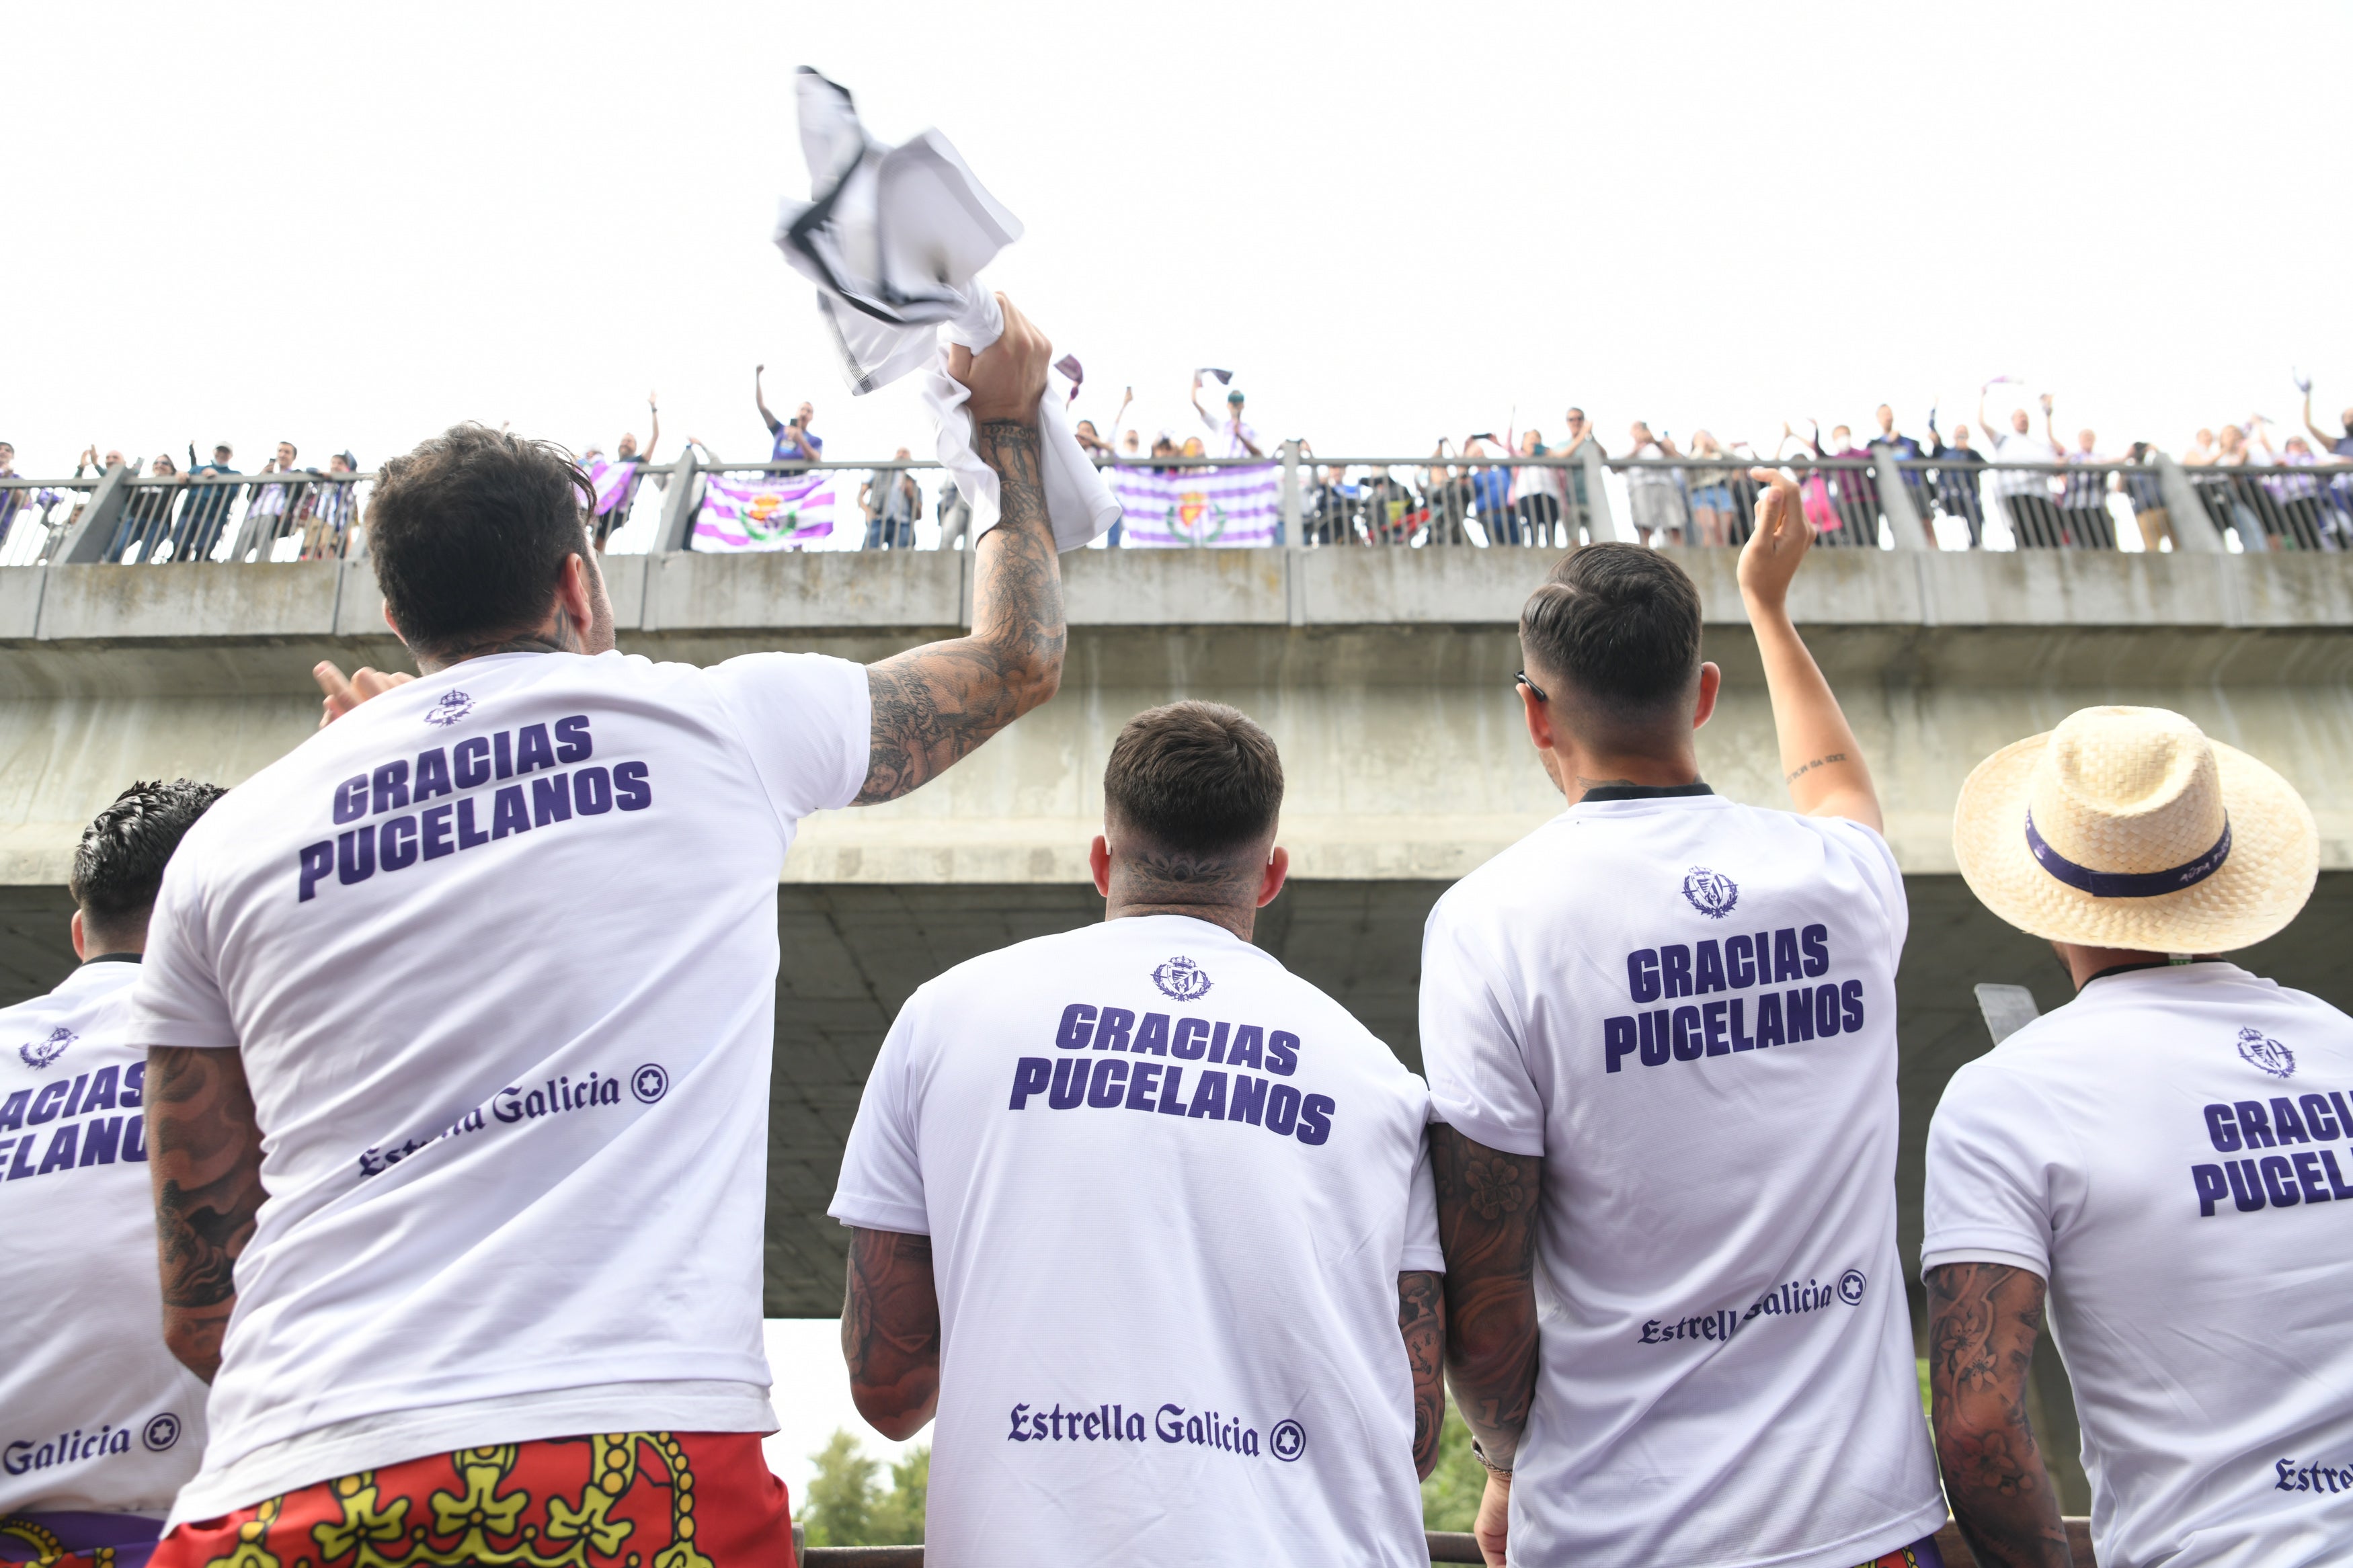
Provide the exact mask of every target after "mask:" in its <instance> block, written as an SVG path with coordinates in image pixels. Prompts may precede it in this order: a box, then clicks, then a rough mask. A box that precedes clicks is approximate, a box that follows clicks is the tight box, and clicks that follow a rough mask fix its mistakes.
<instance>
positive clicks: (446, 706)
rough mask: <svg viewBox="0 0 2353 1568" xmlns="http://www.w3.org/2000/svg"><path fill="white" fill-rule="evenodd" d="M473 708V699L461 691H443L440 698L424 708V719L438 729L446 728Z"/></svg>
mask: <svg viewBox="0 0 2353 1568" xmlns="http://www.w3.org/2000/svg"><path fill="white" fill-rule="evenodd" d="M473 710H474V700H473V699H472V698H470V697H469V696H467V695H466V694H465V693H464V692H462V691H445V692H443V693H442V694H441V700H440V701H438V702H436V703H435V704H434V705H433V706H432V707H431V708H429V709H427V710H426V712H425V721H426V722H427V724H431V725H433V726H435V727H436V728H438V729H443V730H446V729H448V727H449V726H450V725H452V724H455V723H456V722H457V721H459V720H460V719H463V718H464V717H465V716H466V715H467V714H469V713H471V712H472V711H473Z"/></svg>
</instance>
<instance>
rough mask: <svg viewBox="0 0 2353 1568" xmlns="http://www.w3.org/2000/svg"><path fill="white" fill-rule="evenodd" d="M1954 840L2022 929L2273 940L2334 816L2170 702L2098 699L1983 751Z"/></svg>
mask: <svg viewBox="0 0 2353 1568" xmlns="http://www.w3.org/2000/svg"><path fill="white" fill-rule="evenodd" d="M1953 852H1954V854H1955V855H1956V856H1957V858H1959V860H1960V863H1961V875H1962V876H1963V877H1964V878H1966V879H1968V884H1969V890H1970V891H1971V892H1973V893H1975V894H1976V895H1977V896H1978V900H1980V901H1982V902H1983V903H1984V904H1985V906H1986V908H1988V909H1989V910H1992V911H1993V912H1994V913H1995V914H1998V915H2000V917H2001V918H2002V919H2003V920H2005V921H2009V922H2010V924H2011V925H2014V926H2016V927H2018V928H2019V929H2020V930H2021V931H2029V932H2031V933H2032V934H2033V935H2035V936H2040V937H2046V938H2049V939H2051V940H2052V941H2056V942H2075V943H2079V944H2081V945H2083V946H2085V947H2116V948H2130V949H2134V950H2136V951H2138V952H2229V951H2231V950H2232V949H2233V948H2241V947H2246V946H2249V945H2251V944H2253V943H2254V942H2261V941H2263V938H2265V937H2267V936H2270V935H2272V934H2273V933H2274V932H2275V931H2279V930H2280V928H2282V927H2283V926H2284V925H2286V924H2287V922H2288V921H2292V920H2294V919H2295V914H2296V911H2297V910H2301V909H2302V908H2304V902H2305V900H2306V899H2308V898H2310V897H2311V896H2312V887H2313V883H2314V881H2315V880H2316V879H2317V878H2318V876H2319V874H2320V830H2319V828H2318V826H2316V824H2315V823H2314V822H2313V820H2312V812H2311V811H2310V810H2309V809H2308V808H2307V807H2306V805H2305V804H2304V800H2303V797H2301V796H2300V795H2297V794H2296V793H2295V788H2294V786H2292V785H2291V784H2289V783H2288V782H2287V781H2286V780H2285V779H2284V778H2282V777H2280V776H2279V774H2277V773H2274V772H2273V771H2272V770H2271V769H2270V768H2267V767H2265V766H2264V765H2263V763H2259V762H2257V761H2255V759H2254V758H2253V757H2251V756H2249V755H2247V754H2246V753H2245V752H2242V751H2238V750H2236V749H2234V748H2232V747H2230V746H2224V745H2220V744H2217V743H2216V742H2213V741H2211V740H2208V739H2207V738H2206V734H2205V731H2201V730H2200V729H2199V728H2198V726H2197V725H2195V724H2193V723H2191V722H2190V721H2189V720H2187V719H2185V718H2183V717H2182V716H2181V715H2180V714H2179V713H2172V712H2168V711H2167V710H2164V709H2162V708H2085V709H2084V710H2081V711H2079V712H2075V713H2071V714H2069V715H2068V716H2067V717H2066V718H2065V719H2064V720H2063V721H2061V722H2060V725H2059V727H2058V728H2057V729H2055V730H2053V731H2051V732H2050V733H2049V734H2047V735H2036V736H2034V737H2032V738H2031V739H2029V740H2024V741H2020V742H2016V743H2015V744H2013V745H2008V746H2004V747H2003V748H2002V749H2001V750H2000V751H1999V752H1995V753H1994V754H1993V755H1992V756H1990V757H1988V758H1987V759H1986V760H1985V761H1984V762H1982V763H1978V766H1977V770H1976V771H1975V772H1974V773H1970V774H1969V776H1968V782H1967V783H1966V784H1962V785H1961V798H1960V801H1959V804H1958V805H1956V806H1955V807H1954V810H1953Z"/></svg>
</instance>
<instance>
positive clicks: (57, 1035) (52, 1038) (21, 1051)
mask: <svg viewBox="0 0 2353 1568" xmlns="http://www.w3.org/2000/svg"><path fill="white" fill-rule="evenodd" d="M79 1038H80V1037H79V1035H76V1034H75V1033H74V1032H73V1031H72V1030H71V1029H67V1028H56V1029H51V1030H50V1031H49V1037H48V1038H47V1039H46V1040H27V1041H26V1042H25V1043H24V1044H23V1045H21V1046H18V1047H16V1054H17V1055H18V1056H20V1057H22V1058H25V1065H26V1067H28V1068H45V1067H47V1066H48V1065H49V1064H50V1063H51V1062H53V1061H55V1060H57V1059H58V1058H59V1057H61V1056H63V1055H65V1053H66V1047H68V1046H70V1045H72V1044H73V1043H74V1041H76V1040H77V1039H79Z"/></svg>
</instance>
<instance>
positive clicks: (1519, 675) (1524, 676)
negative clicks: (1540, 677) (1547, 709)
mask: <svg viewBox="0 0 2353 1568" xmlns="http://www.w3.org/2000/svg"><path fill="white" fill-rule="evenodd" d="M1523 686H1525V687H1526V688H1527V689H1529V690H1530V691H1533V692H1535V694H1536V700H1537V701H1539V702H1549V701H1551V700H1552V699H1551V698H1549V697H1547V696H1546V695H1545V689H1544V688H1543V687H1541V686H1538V685H1537V684H1536V683H1535V681H1533V680H1530V679H1528V672H1527V671H1526V670H1525V669H1515V670H1514V671H1512V689H1514V691H1516V690H1518V689H1520V688H1521V687H1523Z"/></svg>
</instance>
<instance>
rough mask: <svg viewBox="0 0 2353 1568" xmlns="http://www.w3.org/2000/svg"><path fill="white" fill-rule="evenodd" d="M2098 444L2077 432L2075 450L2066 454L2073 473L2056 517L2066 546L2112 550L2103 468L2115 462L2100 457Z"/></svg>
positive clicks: (2083, 432)
mask: <svg viewBox="0 0 2353 1568" xmlns="http://www.w3.org/2000/svg"><path fill="white" fill-rule="evenodd" d="M2099 440H2100V438H2099V437H2098V436H2097V435H2095V434H2094V433H2093V432H2092V431H2089V430H2081V431H2078V432H2076V435H2075V450H2073V451H2072V452H2070V453H2068V454H2067V467H2068V468H2070V469H2071V470H2072V471H2071V472H2070V473H2069V474H2068V475H2067V477H2066V479H2065V481H2064V487H2063V489H2061V491H2060V493H2059V517H2060V522H2061V526H2063V528H2064V529H2065V530H2066V540H2067V542H2068V543H2070V544H2073V545H2076V546H2078V547H2079V548H2081V547H2090V548H2093V549H2098V550H2114V549H2115V548H2116V527H2115V524H2114V523H2113V522H2112V521H2111V520H2110V519H2109V517H2108V481H2109V479H2110V476H2109V474H2108V473H2107V471H2106V469H2105V467H2104V465H2105V464H2108V463H2112V462H2114V461H2115V460H2116V459H2115V458H2109V457H2105V456H2103V455H2102V454H2101V452H2100V450H2099Z"/></svg>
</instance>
